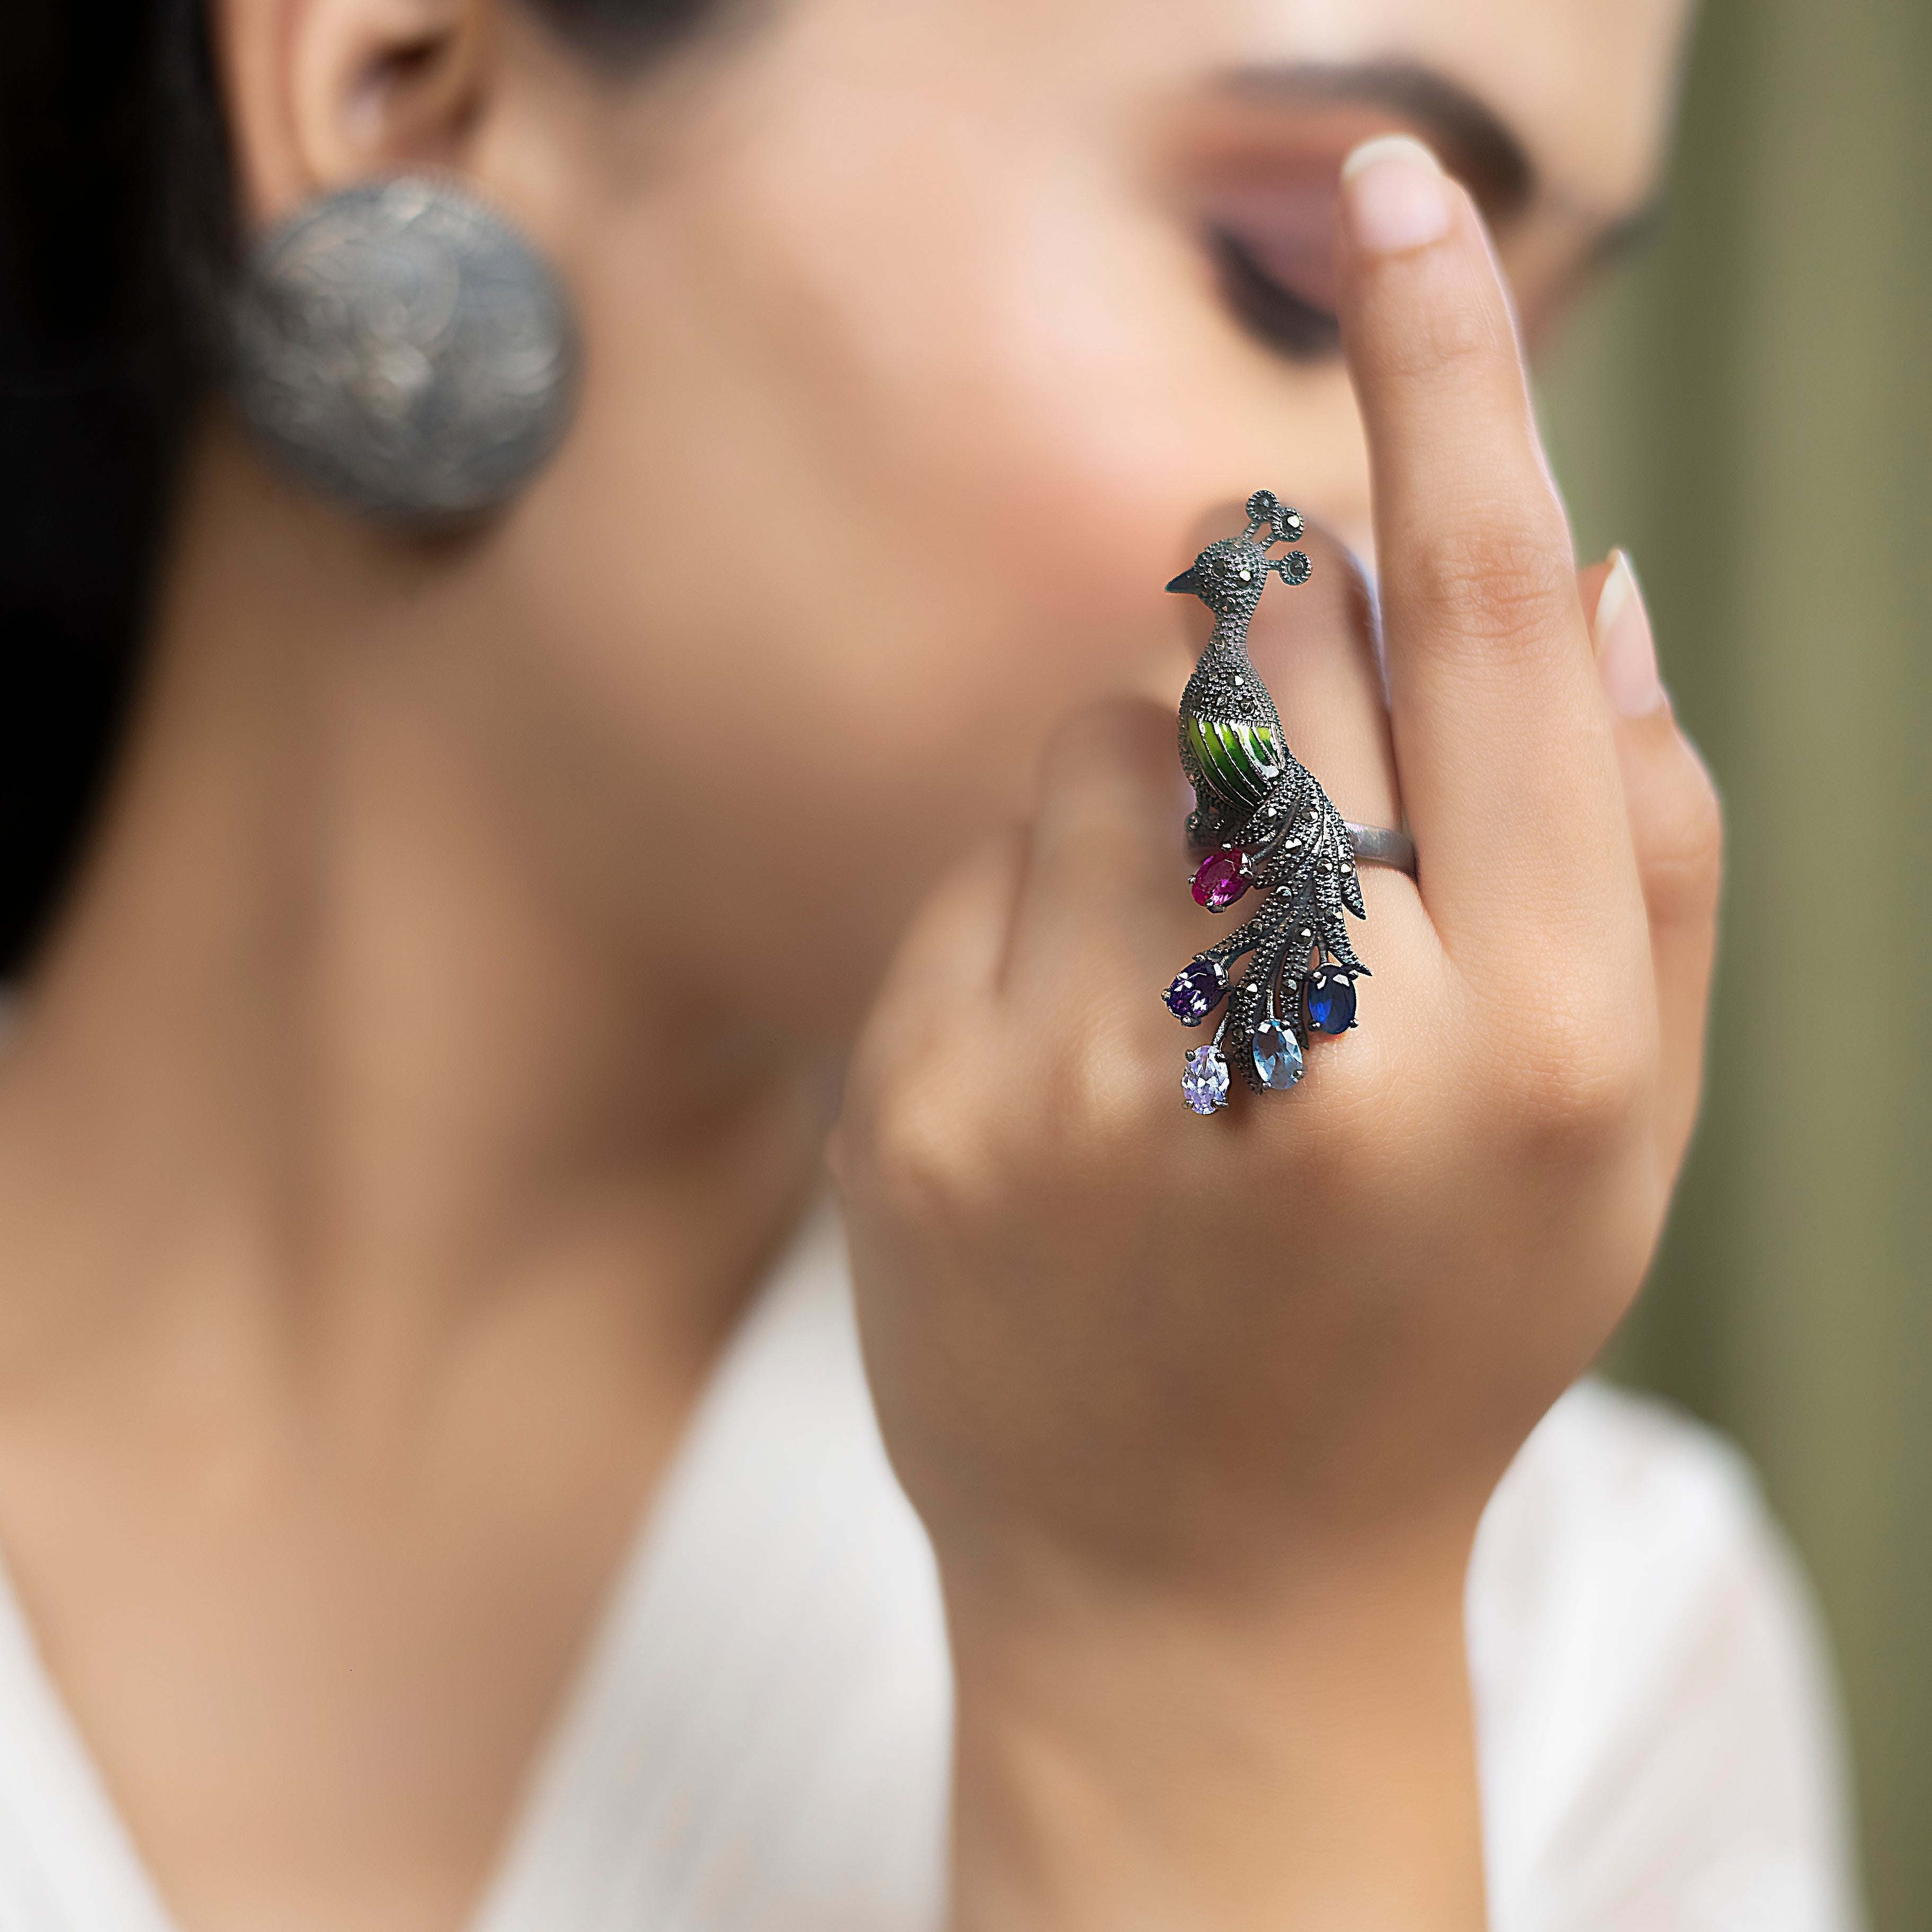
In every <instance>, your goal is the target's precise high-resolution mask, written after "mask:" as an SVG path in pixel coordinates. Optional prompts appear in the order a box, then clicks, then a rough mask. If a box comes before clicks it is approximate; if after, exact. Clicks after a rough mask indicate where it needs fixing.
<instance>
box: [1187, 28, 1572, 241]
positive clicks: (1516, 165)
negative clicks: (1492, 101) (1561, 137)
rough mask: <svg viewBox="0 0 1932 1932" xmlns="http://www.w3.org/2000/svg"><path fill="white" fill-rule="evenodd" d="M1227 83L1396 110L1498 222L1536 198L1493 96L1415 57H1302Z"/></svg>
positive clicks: (1244, 71) (1274, 95)
mask: <svg viewBox="0 0 1932 1932" xmlns="http://www.w3.org/2000/svg"><path fill="white" fill-rule="evenodd" d="M1220 84H1221V86H1222V87H1223V89H1226V91H1227V92H1229V93H1232V94H1238V95H1246V96H1249V97H1251V98H1252V97H1256V96H1259V97H1262V98H1266V99H1269V100H1274V101H1284V102H1292V103H1294V104H1297V105H1302V106H1308V105H1335V106H1349V107H1357V106H1360V107H1386V108H1388V109H1390V110H1392V111H1393V112H1394V113H1397V114H1399V115H1401V116H1402V117H1403V119H1404V120H1406V121H1411V122H1412V123H1414V124H1415V125H1416V126H1417V127H1420V128H1421V130H1423V131H1424V133H1427V135H1428V136H1429V137H1430V143H1431V145H1433V147H1434V148H1436V151H1437V152H1438V153H1439V154H1441V155H1442V159H1443V161H1444V163H1445V166H1447V167H1448V169H1449V171H1450V172H1451V174H1453V175H1456V176H1457V178H1459V179H1460V180H1461V181H1464V182H1466V184H1468V186H1469V189H1470V190H1471V192H1472V193H1474V194H1475V196H1476V198H1477V199H1478V201H1480V202H1481V203H1482V204H1483V207H1484V211H1485V212H1486V213H1487V214H1488V215H1489V216H1490V219H1491V220H1496V219H1498V218H1499V217H1507V216H1508V215H1512V214H1517V213H1519V212H1520V211H1522V210H1523V208H1526V207H1527V206H1528V205H1529V203H1530V202H1531V201H1532V200H1533V199H1535V195H1536V193H1537V189H1538V179H1537V172H1536V169H1535V164H1534V163H1532V161H1531V160H1530V157H1529V149H1528V148H1526V147H1525V145H1523V140H1522V139H1521V137H1520V136H1518V135H1517V133H1515V132H1514V130H1512V129H1511V127H1509V125H1508V124H1507V123H1506V122H1505V121H1503V119H1502V118H1501V117H1500V116H1499V115H1498V114H1497V113H1496V110H1495V109H1493V107H1490V105H1489V104H1488V103H1487V101H1482V100H1481V99H1479V98H1478V97H1477V96H1476V95H1473V94H1472V93H1471V92H1469V89H1466V88H1465V87H1463V86H1459V85H1458V84H1457V83H1456V82H1454V81H1453V80H1449V79H1448V77H1446V76H1445V75H1443V74H1439V73H1438V72H1437V71H1436V70H1435V69H1434V68H1429V67H1424V66H1423V65H1421V64H1420V63H1418V62H1413V61H1367V62H1358V63H1352V64H1349V65H1334V66H1331V65H1322V64H1320V63H1317V62H1302V61H1296V62H1285V63H1283V64H1282V65H1278V66H1268V67H1247V68H1236V69H1235V70H1234V71H1232V72H1231V73H1229V74H1224V75H1223V76H1222V77H1221V82H1220Z"/></svg>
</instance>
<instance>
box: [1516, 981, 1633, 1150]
mask: <svg viewBox="0 0 1932 1932" xmlns="http://www.w3.org/2000/svg"><path fill="white" fill-rule="evenodd" d="M1514 1033H1515V1037H1514V1040H1513V1042H1512V1049H1511V1053H1510V1055H1509V1056H1508V1060H1507V1061H1506V1062H1505V1065H1504V1067H1503V1068H1502V1090H1503V1103H1504V1105H1503V1112H1504V1117H1505V1121H1507V1122H1508V1131H1509V1134H1510V1137H1511V1141H1512V1142H1513V1143H1514V1145H1515V1146H1516V1147H1517V1148H1518V1149H1519V1150H1520V1151H1521V1152H1522V1153H1523V1154H1524V1155H1526V1156H1527V1157H1529V1158H1530V1159H1532V1160H1536V1161H1538V1162H1545V1161H1548V1160H1551V1159H1556V1160H1571V1159H1575V1158H1590V1157H1595V1156H1596V1155H1598V1154H1601V1153H1602V1152H1604V1151H1606V1150H1607V1149H1608V1148H1611V1147H1613V1146H1615V1145H1618V1144H1619V1143H1620V1142H1622V1140H1623V1139H1625V1137H1626V1136H1628V1134H1629V1133H1631V1131H1632V1130H1634V1129H1635V1128H1636V1127H1637V1126H1638V1125H1639V1124H1640V1123H1641V1121H1642V1119H1643V1115H1644V1110H1645V1109H1646V1106H1648V1104H1649V1096H1650V1094H1651V1091H1652V1085H1653V1084H1654V1081H1655V1052H1654V1046H1653V1043H1652V1040H1651V1037H1650V1033H1649V1030H1648V1029H1646V1028H1643V1027H1640V1026H1638V1025H1633V1024H1632V1023H1631V1019H1629V1018H1628V1016H1626V1015H1625V1014H1623V1013H1620V1012H1619V1011H1617V1010H1615V1009H1614V1008H1613V1007H1610V1006H1608V1005H1607V1004H1605V1003H1603V1002H1600V1001H1593V1000H1588V999H1572V1000H1569V1001H1561V1000H1556V999H1551V1000H1549V1001H1546V1002H1545V1003H1544V1004H1543V1006H1542V1007H1541V1010H1540V1011H1539V1012H1538V1013H1536V1014H1535V1015H1534V1016H1532V1017H1531V1018H1529V1019H1527V1020H1525V1019H1522V1018H1521V1017H1519V1019H1517V1022H1515V1027H1514Z"/></svg>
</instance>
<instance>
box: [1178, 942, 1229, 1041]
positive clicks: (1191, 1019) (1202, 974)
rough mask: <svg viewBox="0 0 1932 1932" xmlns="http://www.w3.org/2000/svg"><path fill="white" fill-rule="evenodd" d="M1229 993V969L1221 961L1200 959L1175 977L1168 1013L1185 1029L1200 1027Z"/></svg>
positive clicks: (1185, 967)
mask: <svg viewBox="0 0 1932 1932" xmlns="http://www.w3.org/2000/svg"><path fill="white" fill-rule="evenodd" d="M1227 990H1228V969H1227V968H1226V967H1225V966H1223V965H1222V964H1221V962H1220V960H1218V959H1197V960H1196V961H1195V962H1193V965H1190V966H1184V967H1183V968H1181V971H1179V972H1178V973H1177V974H1175V976H1174V984H1173V985H1172V986H1170V987H1169V988H1168V989H1167V993H1166V1000H1167V1010H1168V1011H1169V1013H1172V1015H1173V1016H1175V1019H1178V1020H1179V1021H1180V1022H1181V1023H1182V1025H1184V1026H1199V1025H1200V1024H1201V1022H1202V1021H1203V1020H1205V1019H1206V1018H1207V1017H1208V1015H1209V1014H1210V1013H1212V1012H1213V1011H1214V1009H1215V1008H1216V1007H1218V1006H1219V1005H1220V1004H1221V1001H1222V999H1223V996H1224V995H1226V992H1227Z"/></svg>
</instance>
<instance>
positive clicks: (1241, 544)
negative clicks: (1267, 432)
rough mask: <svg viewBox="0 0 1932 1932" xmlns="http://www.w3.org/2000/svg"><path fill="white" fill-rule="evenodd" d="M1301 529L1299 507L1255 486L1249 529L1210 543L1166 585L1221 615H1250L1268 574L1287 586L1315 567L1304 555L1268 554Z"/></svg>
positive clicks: (1292, 552)
mask: <svg viewBox="0 0 1932 1932" xmlns="http://www.w3.org/2000/svg"><path fill="white" fill-rule="evenodd" d="M1263 529H1266V532H1267V534H1266V535H1263V534H1262V531H1263ZM1301 532H1302V523H1301V513H1300V512H1299V511H1295V510H1290V509H1287V508H1284V507H1283V505H1282V503H1281V502H1280V499H1278V498H1277V496H1276V495H1275V493H1274V491H1273V490H1256V492H1255V493H1254V494H1253V496H1250V498H1249V499H1248V527H1247V529H1246V530H1244V532H1242V533H1241V535H1239V536H1238V537H1223V538H1220V539H1219V540H1218V541H1216V542H1214V543H1211V544H1209V545H1208V547H1207V548H1206V549H1205V550H1203V551H1202V553H1201V554H1200V555H1199V556H1197V557H1196V559H1194V561H1193V562H1192V563H1191V564H1190V565H1188V567H1187V568H1186V569H1185V570H1184V571H1182V572H1181V574H1180V575H1179V576H1178V577H1176V578H1175V580H1174V581H1173V582H1172V583H1170V584H1169V586H1167V587H1168V589H1170V590H1173V591H1177V592H1186V593H1187V595H1190V596H1193V597H1198V598H1200V600H1201V601H1202V603H1204V604H1206V605H1207V607H1208V609H1209V610H1212V611H1213V612H1214V613H1215V614H1216V615H1217V616H1223V617H1247V616H1253V613H1254V609H1255V606H1256V604H1259V602H1260V601H1261V597H1262V586H1263V585H1264V584H1265V583H1267V581H1268V574H1269V572H1270V571H1276V572H1278V573H1279V574H1280V577H1281V580H1282V581H1283V583H1307V581H1308V577H1309V571H1310V568H1311V566H1310V563H1309V561H1308V558H1307V555H1306V553H1304V552H1303V551H1301V550H1289V551H1288V552H1287V553H1286V554H1285V555H1283V556H1269V555H1268V550H1269V547H1270V546H1271V545H1272V544H1278V543H1292V542H1293V541H1296V540H1297V539H1298V538H1299V537H1300V536H1301Z"/></svg>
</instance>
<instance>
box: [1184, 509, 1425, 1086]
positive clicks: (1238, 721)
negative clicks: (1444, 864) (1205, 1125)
mask: <svg viewBox="0 0 1932 1932" xmlns="http://www.w3.org/2000/svg"><path fill="white" fill-rule="evenodd" d="M1264 530H1265V531H1266V532H1267V534H1266V535H1263V534H1262V532H1263V531H1264ZM1301 534H1302V521H1301V516H1300V514H1299V513H1298V512H1297V511H1294V510H1291V509H1289V508H1286V507H1285V506H1284V505H1283V504H1282V503H1281V502H1280V500H1279V499H1277V497H1276V496H1275V494H1274V492H1273V491H1272V490H1256V492H1255V493H1254V494H1253V496H1250V498H1249V499H1248V526H1247V529H1246V530H1244V532H1242V533H1241V535H1239V536H1238V537H1224V538H1221V539H1220V541H1218V542H1215V543H1211V544H1209V545H1208V547H1207V548H1206V549H1205V550H1203V551H1202V553H1201V554H1200V555H1199V556H1197V557H1196V559H1194V561H1193V563H1192V564H1191V565H1189V566H1188V568H1187V569H1185V570H1184V571H1182V572H1181V574H1180V575H1179V576H1178V577H1176V578H1175V580H1174V581H1173V582H1172V583H1170V584H1169V586H1167V587H1168V589H1170V590H1172V591H1178V592H1185V593H1187V594H1188V595H1193V596H1196V597H1198V598H1200V599H1201V601H1202V603H1204V604H1206V605H1207V606H1208V609H1209V610H1212V611H1213V612H1214V635H1213V637H1211V638H1210V639H1209V640H1208V648H1207V649H1205V651H1203V652H1202V654H1201V661H1200V662H1199V664H1196V666H1195V667H1194V675H1193V676H1192V677H1190V679H1188V680H1187V689H1186V690H1185V691H1183V692H1182V693H1181V714H1180V720H1179V722H1180V727H1181V766H1182V769H1184V770H1185V771H1186V772H1187V777H1188V781H1189V782H1190V784H1192V785H1193V787H1194V798H1195V808H1194V810H1193V811H1192V812H1191V813H1190V814H1189V815H1188V820H1187V839H1188V844H1189V846H1190V848H1191V849H1192V850H1195V851H1197V852H1205V854H1206V856H1205V857H1204V858H1203V859H1202V861H1201V863H1200V866H1199V869H1198V870H1197V871H1196V873H1195V874H1194V896H1195V898H1196V900H1197V901H1199V903H1200V904H1202V905H1204V906H1206V907H1208V909H1209V910H1211V911H1214V912H1221V911H1224V910H1226V908H1227V907H1229V906H1231V905H1232V904H1234V903H1235V901H1236V900H1238V899H1239V898H1244V897H1245V896H1246V895H1247V893H1248V892H1250V890H1251V889H1252V890H1256V891H1259V892H1262V893H1264V894H1265V895H1266V896H1265V898H1264V900H1263V901H1262V906H1261V908H1260V910H1259V911H1257V912H1256V913H1255V914H1254V915H1253V917H1252V918H1250V919H1249V920H1248V922H1247V924H1246V925H1245V926H1241V928H1239V929H1238V930H1237V931H1235V932H1231V933H1229V935H1228V936H1227V938H1225V939H1223V940H1222V941H1220V942H1219V944H1216V945H1214V946H1212V947H1209V948H1208V950H1207V951H1206V952H1205V953H1196V955H1195V956H1194V958H1193V961H1192V962H1190V964H1189V965H1187V966H1184V968H1182V969H1181V971H1180V973H1179V974H1178V975H1176V977H1175V980H1174V983H1173V984H1172V986H1169V988H1168V989H1167V992H1166V1003H1167V1006H1168V1009H1169V1011H1170V1012H1171V1013H1173V1014H1174V1016H1175V1018H1176V1019H1178V1020H1179V1021H1180V1022H1181V1024H1182V1025H1184V1026H1190V1027H1198V1026H1199V1025H1201V1023H1202V1022H1203V1021H1204V1020H1205V1019H1207V1018H1208V1016H1209V1015H1210V1014H1211V1013H1213V1012H1214V1010H1215V1008H1216V1007H1220V1006H1221V1004H1222V1002H1223V1001H1224V1000H1225V1001H1226V1003H1227V1004H1226V1007H1225V1008H1224V1009H1223V1012H1222V1015H1221V1019H1220V1025H1218V1026H1217V1028H1216V1029H1215V1033H1214V1039H1213V1040H1211V1041H1210V1042H1209V1043H1208V1045H1207V1046H1199V1047H1196V1048H1195V1049H1193V1051H1192V1052H1190V1053H1189V1055H1187V1070H1186V1071H1185V1073H1183V1074H1182V1076H1181V1095H1182V1097H1183V1098H1184V1100H1186V1101H1187V1104H1188V1105H1189V1106H1190V1107H1192V1108H1193V1109H1194V1111H1195V1112H1196V1113H1197V1114H1211V1113H1213V1112H1214V1111H1215V1109H1217V1108H1219V1107H1225V1106H1226V1105H1227V1104H1228V1090H1229V1076H1230V1072H1231V1070H1233V1071H1238V1072H1239V1073H1240V1074H1241V1077H1242V1079H1244V1080H1245V1081H1246V1082H1247V1084H1248V1085H1249V1086H1250V1087H1251V1088H1253V1089H1254V1091H1256V1093H1258V1094H1265V1093H1282V1092H1285V1091H1286V1090H1287V1089H1288V1088H1291V1087H1292V1086H1294V1085H1295V1083H1296V1082H1298V1080H1300V1079H1301V1076H1302V1075H1303V1073H1304V1072H1305V1071H1306V1070H1307V1051H1308V1048H1309V1046H1310V1042H1311V1040H1312V1039H1313V1034H1314V1033H1315V1032H1320V1033H1323V1034H1340V1033H1346V1032H1347V1031H1348V1030H1349V1028H1351V1027H1352V1026H1353V1025H1355V982H1356V980H1358V979H1361V978H1365V977H1367V975H1368V971H1369V969H1368V968H1367V967H1366V966H1364V965H1363V964H1362V962H1361V960H1360V959H1358V957H1357V956H1356V954H1355V950H1354V948H1353V947H1352V946H1351V945H1350V944H1349V933H1348V927H1347V923H1346V919H1345V918H1344V914H1345V913H1353V914H1354V915H1355V917H1356V918H1357V919H1366V918H1367V916H1368V913H1367V908H1366V907H1364V904H1363V903H1362V886H1361V878H1360V876H1359V874H1358V867H1359V866H1361V865H1392V866H1394V867H1397V868H1398V869H1400V870H1401V871H1406V872H1411V873H1412V872H1414V871H1415V846H1414V844H1412V842H1411V841H1410V839H1409V836H1408V835H1407V834H1406V832H1391V831H1389V830H1388V829H1385V828H1384V827H1382V826H1367V825H1355V824H1352V823H1350V822H1349V820H1346V819H1345V818H1344V817H1343V816H1342V815H1341V814H1340V812H1338V811H1337V810H1336V809H1335V808H1334V805H1332V804H1331V803H1330V802H1329V798H1328V793H1326V792H1325V791H1324V790H1322V787H1321V786H1320V785H1319V784H1318V783H1317V782H1316V780H1315V778H1314V777H1313V775H1312V774H1311V773H1310V772H1309V771H1308V770H1307V769H1306V768H1305V767H1304V766H1302V765H1301V763H1298V761H1297V760H1296V758H1295V755H1294V754H1293V753H1292V752H1291V751H1289V748H1288V742H1287V739H1286V735H1285V733H1283V730H1282V728H1281V719H1280V715H1278V714H1277V712H1276V710H1275V708H1274V698H1273V697H1271V695H1270V694H1269V692H1268V686H1267V685H1265V684H1264V683H1263V682H1262V680H1261V679H1260V678H1259V676H1257V675H1256V671H1255V667H1254V666H1253V664H1252V663H1250V661H1249V658H1248V625H1249V624H1250V622H1251V621H1252V620H1253V617H1254V614H1255V612H1256V609H1257V608H1258V607H1259V605H1260V603H1261V601H1262V586H1264V585H1265V583H1267V581H1268V577H1270V575H1271V574H1277V575H1279V576H1280V578H1281V580H1282V581H1283V583H1287V584H1290V585H1295V584H1301V583H1307V581H1308V579H1309V577H1310V573H1311V571H1312V568H1313V566H1312V565H1310V562H1309V561H1308V558H1307V553H1305V552H1304V551H1301V550H1289V551H1287V552H1286V553H1284V554H1283V555H1281V556H1269V555H1268V551H1269V550H1271V548H1272V547H1274V545H1275V544H1279V543H1293V542H1295V541H1297V540H1298V539H1299V538H1300V537H1301ZM1244 958H1247V961H1248V963H1247V965H1246V966H1245V967H1242V968H1239V969H1238V970H1237V967H1236V962H1238V961H1239V960H1241V959H1244Z"/></svg>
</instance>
